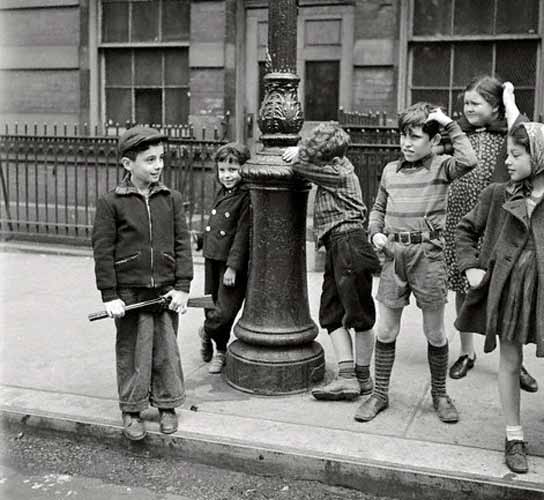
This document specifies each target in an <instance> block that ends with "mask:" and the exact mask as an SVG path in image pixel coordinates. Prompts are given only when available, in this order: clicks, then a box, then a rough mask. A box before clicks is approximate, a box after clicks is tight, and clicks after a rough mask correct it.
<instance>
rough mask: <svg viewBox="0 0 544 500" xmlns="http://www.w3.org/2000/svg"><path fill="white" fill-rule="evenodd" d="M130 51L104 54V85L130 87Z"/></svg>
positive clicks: (115, 51)
mask: <svg viewBox="0 0 544 500" xmlns="http://www.w3.org/2000/svg"><path fill="white" fill-rule="evenodd" d="M131 73H132V71H131V65H130V50H108V51H107V52H106V85H130V81H131V78H130V75H131Z"/></svg>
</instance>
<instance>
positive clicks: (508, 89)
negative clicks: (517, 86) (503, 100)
mask: <svg viewBox="0 0 544 500" xmlns="http://www.w3.org/2000/svg"><path fill="white" fill-rule="evenodd" d="M502 93H503V95H504V94H513V93H514V84H513V83H512V82H504V83H503V84H502Z"/></svg>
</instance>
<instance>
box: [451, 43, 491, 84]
mask: <svg viewBox="0 0 544 500" xmlns="http://www.w3.org/2000/svg"><path fill="white" fill-rule="evenodd" d="M453 57H454V61H453V85H458V86H460V87H465V86H466V85H467V84H468V82H469V81H470V80H472V78H474V77H475V76H476V75H482V74H488V75H490V74H491V73H492V71H493V46H492V45H491V44H490V43H478V44H472V43H460V44H458V45H455V49H454V53H453Z"/></svg>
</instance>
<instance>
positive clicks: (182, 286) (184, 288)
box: [174, 280, 191, 293]
mask: <svg viewBox="0 0 544 500" xmlns="http://www.w3.org/2000/svg"><path fill="white" fill-rule="evenodd" d="M174 289H175V290H178V291H180V292H185V293H189V292H190V290H191V282H190V281H188V280H183V281H178V282H176V284H175V285H174Z"/></svg>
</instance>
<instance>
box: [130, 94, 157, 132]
mask: <svg viewBox="0 0 544 500" xmlns="http://www.w3.org/2000/svg"><path fill="white" fill-rule="evenodd" d="M161 94H162V91H161V90H160V89H136V91H135V97H136V122H137V123H147V124H148V125H153V124H162V95H161Z"/></svg>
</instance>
